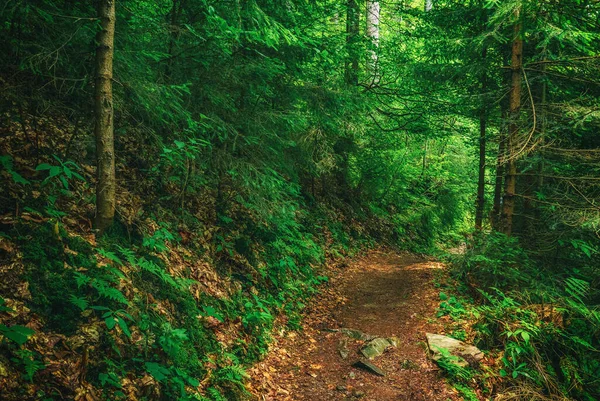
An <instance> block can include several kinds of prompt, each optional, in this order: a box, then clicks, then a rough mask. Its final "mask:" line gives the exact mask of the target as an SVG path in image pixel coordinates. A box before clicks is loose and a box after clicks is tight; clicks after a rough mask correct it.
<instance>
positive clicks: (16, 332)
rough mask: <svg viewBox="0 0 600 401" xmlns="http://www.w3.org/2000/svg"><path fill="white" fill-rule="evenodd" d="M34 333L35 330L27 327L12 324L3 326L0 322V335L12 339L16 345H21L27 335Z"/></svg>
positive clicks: (25, 340)
mask: <svg viewBox="0 0 600 401" xmlns="http://www.w3.org/2000/svg"><path fill="white" fill-rule="evenodd" d="M34 334H35V330H31V329H30V328H29V327H25V326H20V325H16V324H15V325H12V326H5V325H3V324H0V335H2V336H3V337H5V338H7V339H9V340H11V341H14V342H15V343H17V344H18V345H23V344H25V343H26V342H27V340H28V339H29V337H31V336H32V335H34Z"/></svg>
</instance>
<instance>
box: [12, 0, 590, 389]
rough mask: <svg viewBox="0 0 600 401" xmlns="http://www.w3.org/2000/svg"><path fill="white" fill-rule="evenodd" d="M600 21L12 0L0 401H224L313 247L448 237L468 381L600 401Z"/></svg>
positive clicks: (319, 259)
mask: <svg viewBox="0 0 600 401" xmlns="http://www.w3.org/2000/svg"><path fill="white" fill-rule="evenodd" d="M599 34H600V4H599V3H598V2H596V1H592V0H552V1H551V0H541V1H531V0H504V1H497V0H470V1H459V0H456V1H454V0H447V1H445V0H426V1H419V0H415V1H410V0H407V1H400V0H399V1H374V0H361V1H359V0H344V1H342V0H320V1H313V0H286V1H272V0H224V1H213V0H154V1H147V0H135V1H131V0H96V1H94V2H85V1H83V2H82V1H72V0H63V1H58V0H6V1H5V2H3V4H1V5H0V54H2V56H1V60H2V61H1V63H0V91H1V92H0V112H1V113H0V130H1V132H2V135H1V137H0V145H1V148H0V162H1V164H0V166H1V169H0V179H1V183H2V194H1V195H0V229H1V231H0V274H1V275H2V280H0V392H1V393H2V394H3V397H6V398H5V399H7V400H23V399H48V400H50V399H63V397H64V399H73V398H74V399H82V398H81V397H83V395H82V394H88V395H89V394H92V395H93V396H92V395H90V397H92V398H86V399H165V400H166V399H169V400H170V399H182V400H184V399H198V400H222V399H242V398H243V397H245V396H246V395H247V390H246V389H245V387H244V381H245V379H246V373H245V371H244V368H245V367H247V366H249V365H250V364H251V363H253V362H254V361H256V360H258V359H259V358H261V357H262V356H264V354H265V352H266V351H267V345H268V343H269V340H270V336H271V334H270V333H271V331H272V329H273V325H274V320H275V317H276V316H279V315H280V314H283V315H285V316H287V319H288V320H287V321H288V324H289V325H290V327H295V328H299V327H300V316H301V311H302V308H303V307H304V302H305V300H306V299H307V298H309V297H310V296H311V295H313V294H314V293H315V292H316V291H317V289H318V286H319V284H321V283H322V282H324V281H326V280H327V279H326V277H324V276H322V275H321V270H320V267H319V266H321V265H322V264H323V263H324V262H325V261H327V260H332V259H334V258H341V257H345V256H351V255H353V254H354V253H355V252H357V251H358V250H360V249H364V248H369V247H375V246H380V245H389V246H394V247H398V248H401V249H407V250H411V251H413V252H422V253H437V252H440V250H447V249H450V248H454V247H456V246H458V245H459V244H463V245H465V243H466V246H465V247H463V248H464V249H463V253H461V254H460V255H459V256H455V257H454V258H453V266H454V267H453V275H454V277H455V278H456V279H457V280H458V282H460V283H462V284H461V285H463V286H464V287H461V288H463V290H464V291H465V292H468V293H469V294H470V295H469V296H471V297H472V298H473V302H476V303H478V304H481V305H483V306H482V308H484V307H485V308H487V309H483V312H481V311H480V315H479V317H478V319H479V326H477V327H478V330H479V331H477V333H478V334H477V335H476V336H477V338H476V340H477V341H479V343H480V344H482V345H485V346H486V347H488V349H501V350H503V351H502V352H504V354H503V355H504V357H503V358H504V359H503V362H498V363H499V367H498V369H497V370H498V371H499V372H500V373H499V374H498V375H500V376H501V377H502V379H500V380H501V382H500V383H501V384H500V385H497V386H488V387H487V390H486V391H488V395H489V396H495V395H497V394H502V393H503V392H504V391H508V390H507V389H512V388H514V387H515V386H521V387H522V388H526V389H527V391H525V390H523V393H522V394H529V395H523V396H522V397H523V398H521V399H578V400H594V399H597V397H599V396H600V382H599V381H598V378H599V377H600V355H599V354H598V352H599V351H598V350H599V349H600V311H599V310H598V305H599V304H600V291H599V290H600V271H599V270H598V266H600V256H599V254H598V251H599V233H600V203H599V202H600V135H598V132H599V131H600V40H599V39H600V37H599V36H600V35H599ZM528 305H529V306H530V305H542V306H544V305H549V308H550V310H552V311H554V310H555V309H556V310H557V313H558V314H560V315H561V316H562V320H561V321H560V323H556V322H553V321H552V319H550V321H549V322H548V321H544V319H543V318H542V319H541V320H540V319H537V318H536V317H535V316H533V315H532V314H531V313H530V309H527V306H528ZM536 319H537V320H536ZM515 328H519V329H520V330H521V331H520V332H519V333H523V332H526V333H527V336H525V335H521V337H518V336H516V335H512V336H511V335H507V333H514V329H515ZM511 330H512V331H511ZM223 333H226V334H223ZM530 338H531V341H530ZM54 346H56V347H58V348H59V349H62V350H63V351H62V354H60V356H57V355H56V354H51V352H50V351H51V349H52V348H53V347H54ZM61 347H62V348H61ZM90 350H91V351H90ZM82 358H83V359H82ZM82 360H83V361H84V362H81V361H82ZM498 360H499V361H500V358H499V359H498ZM49 367H52V368H49ZM500 367H501V368H502V369H501V370H500ZM500 376H498V377H500ZM79 377H83V379H81V380H80V379H79ZM479 385H480V386H482V387H485V386H486V384H485V383H484V381H483V380H481V381H480V382H479ZM533 393H535V394H537V395H539V397H541V398H535V397H533V396H532V395H531V394H533ZM5 395H6V396H5ZM537 395H536V396H537ZM543 397H546V398H543ZM560 397H562V398H560ZM507 399H508V398H507ZM512 399H515V398H512Z"/></svg>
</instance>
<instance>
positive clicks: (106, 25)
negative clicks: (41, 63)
mask: <svg viewBox="0 0 600 401" xmlns="http://www.w3.org/2000/svg"><path fill="white" fill-rule="evenodd" d="M98 18H99V19H100V25H101V28H102V29H101V30H100V32H98V36H97V41H98V47H97V48H96V87H95V99H94V100H95V110H94V111H95V120H96V121H95V127H94V133H95V136H96V158H97V164H98V166H97V184H96V228H97V229H98V230H99V231H100V233H103V232H104V231H105V230H106V229H107V228H108V227H109V226H110V225H111V224H112V223H113V220H114V216H115V186H116V183H115V149H114V108H113V93H112V77H113V54H114V37H115V0H100V2H99V4H98Z"/></svg>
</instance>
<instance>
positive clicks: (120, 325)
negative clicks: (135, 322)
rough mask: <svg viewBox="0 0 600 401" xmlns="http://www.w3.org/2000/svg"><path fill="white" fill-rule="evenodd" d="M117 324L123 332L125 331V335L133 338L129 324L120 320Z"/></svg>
mask: <svg viewBox="0 0 600 401" xmlns="http://www.w3.org/2000/svg"><path fill="white" fill-rule="evenodd" d="M117 323H118V324H119V327H120V328H121V330H123V333H124V334H125V335H126V336H127V337H128V338H131V332H130V331H129V327H127V323H125V320H123V319H120V318H119V320H117Z"/></svg>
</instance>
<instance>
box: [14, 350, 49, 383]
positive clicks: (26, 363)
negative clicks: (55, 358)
mask: <svg viewBox="0 0 600 401" xmlns="http://www.w3.org/2000/svg"><path fill="white" fill-rule="evenodd" d="M15 354H16V355H17V358H13V362H15V363H17V364H18V365H21V366H22V367H23V368H24V370H25V374H24V377H25V379H26V380H27V381H29V382H33V376H35V374H36V373H37V372H38V371H40V370H42V369H44V368H45V367H46V365H45V364H44V363H43V362H42V361H40V360H39V358H38V356H37V353H35V352H33V351H29V350H26V349H20V350H18V351H16V352H15Z"/></svg>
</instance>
